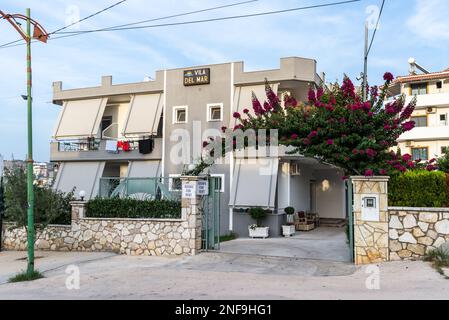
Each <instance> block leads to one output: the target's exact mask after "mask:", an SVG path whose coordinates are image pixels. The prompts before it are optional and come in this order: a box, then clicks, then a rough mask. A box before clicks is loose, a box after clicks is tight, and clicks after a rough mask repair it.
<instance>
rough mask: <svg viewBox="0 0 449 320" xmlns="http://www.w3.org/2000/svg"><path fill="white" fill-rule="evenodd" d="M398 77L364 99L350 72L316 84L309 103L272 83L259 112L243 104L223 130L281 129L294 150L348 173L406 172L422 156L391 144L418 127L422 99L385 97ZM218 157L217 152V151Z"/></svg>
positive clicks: (390, 77)
mask: <svg viewBox="0 0 449 320" xmlns="http://www.w3.org/2000/svg"><path fill="white" fill-rule="evenodd" d="M393 79H394V78H393V75H392V74H391V73H386V74H385V75H384V80H385V84H384V85H383V86H382V88H381V89H380V90H379V88H378V87H376V86H375V87H371V88H369V92H370V94H369V99H368V100H367V101H363V99H362V95H361V93H359V92H356V90H355V87H354V85H353V83H352V81H351V80H350V79H349V78H348V77H345V78H344V81H343V83H342V85H341V86H340V85H338V84H334V85H332V86H331V88H330V89H328V88H324V87H319V88H315V89H314V88H311V89H310V91H309V94H308V101H307V102H306V103H298V102H297V100H296V99H295V98H294V97H292V96H288V95H286V96H285V98H284V101H283V102H281V101H280V99H279V97H278V96H277V95H276V94H275V93H274V92H273V90H272V89H271V87H270V86H269V85H268V83H267V86H266V95H267V100H266V101H265V102H263V103H261V102H260V100H259V99H258V97H256V96H255V95H254V94H253V99H252V109H253V111H254V112H253V113H251V112H250V111H249V109H245V110H243V114H240V113H238V112H236V113H235V114H234V118H236V119H237V121H238V124H237V125H236V126H235V127H234V128H232V129H228V128H226V127H223V132H225V133H226V134H227V135H235V134H236V132H245V131H247V130H251V129H253V130H259V129H265V130H270V129H276V130H278V132H279V137H280V139H279V144H280V145H283V146H287V147H293V150H292V151H291V152H290V153H291V154H297V153H299V154H302V155H304V156H307V157H312V158H316V159H318V160H320V161H322V162H325V163H328V164H332V165H335V166H337V167H340V168H342V169H343V170H344V171H345V172H346V174H347V175H354V174H355V175H366V176H372V175H387V174H391V173H394V172H404V171H406V170H408V169H411V168H414V167H416V166H418V164H419V162H418V161H412V160H411V156H410V155H404V156H402V155H400V153H395V152H392V151H391V149H392V148H393V147H395V146H397V144H398V143H397V139H398V138H399V136H400V135H402V134H403V133H404V132H406V131H410V130H412V129H413V128H414V127H415V123H414V122H413V121H410V120H409V119H410V117H411V115H412V113H413V111H414V109H415V105H416V99H414V100H413V101H412V102H411V103H410V104H409V105H407V106H405V97H404V96H401V97H400V98H398V99H395V100H394V101H391V102H388V103H385V98H386V94H387V89H388V87H389V85H390V83H391V82H392V81H393ZM256 139H257V138H256ZM228 140H229V139H228ZM257 142H258V143H259V142H261V141H257ZM215 143H221V144H224V142H223V141H219V140H217V141H213V140H210V141H206V142H205V143H204V146H205V147H208V148H209V150H211V149H213V148H211V145H213V144H215ZM234 148H235V147H234ZM223 150H224V153H226V152H229V151H231V150H233V149H229V147H225V148H223ZM212 157H216V156H215V155H214V154H212ZM206 167H207V165H206V164H205V161H204V160H203V161H201V163H200V164H198V166H197V168H196V169H195V170H196V171H195V173H197V172H198V171H199V172H201V171H203V170H204V169H205V168H206ZM429 169H430V167H429ZM192 172H194V171H192Z"/></svg>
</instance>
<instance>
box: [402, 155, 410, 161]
mask: <svg viewBox="0 0 449 320" xmlns="http://www.w3.org/2000/svg"><path fill="white" fill-rule="evenodd" d="M402 160H404V161H405V162H408V161H410V160H412V156H411V155H409V154H408V153H406V154H404V155H403V156H402Z"/></svg>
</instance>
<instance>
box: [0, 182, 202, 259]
mask: <svg viewBox="0 0 449 320" xmlns="http://www.w3.org/2000/svg"><path fill="white" fill-rule="evenodd" d="M192 180H193V181H196V180H198V178H195V177H191V178H183V183H185V182H187V181H192ZM200 203H201V199H200V198H199V197H198V196H197V197H196V198H193V199H182V215H181V219H179V220H178V219H92V218H85V217H84V215H85V206H86V203H85V202H80V201H77V202H73V203H72V224H71V226H48V227H46V228H45V229H44V230H40V231H39V230H37V231H36V243H35V247H36V249H38V250H52V251H106V252H108V251H110V252H116V253H121V254H127V255H153V256H162V255H196V254H197V253H198V252H199V251H200V250H201V246H202V241H201V230H202V218H201V212H200ZM10 227H11V226H10V225H9V226H8V225H5V226H4V230H3V232H4V234H3V237H2V239H3V248H4V249H6V250H26V248H27V235H26V231H25V229H23V228H21V229H12V230H11V229H10Z"/></svg>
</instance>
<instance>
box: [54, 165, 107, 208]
mask: <svg viewBox="0 0 449 320" xmlns="http://www.w3.org/2000/svg"><path fill="white" fill-rule="evenodd" d="M104 166H105V162H64V163H62V164H61V166H60V167H59V171H58V175H57V177H56V181H55V184H54V186H53V188H54V189H56V190H58V191H62V192H65V193H68V192H71V191H72V190H73V188H75V196H76V198H78V194H79V192H80V191H82V190H83V191H85V192H86V198H85V200H90V199H92V198H95V197H96V196H97V195H98V191H99V185H100V178H101V177H102V175H103V170H104Z"/></svg>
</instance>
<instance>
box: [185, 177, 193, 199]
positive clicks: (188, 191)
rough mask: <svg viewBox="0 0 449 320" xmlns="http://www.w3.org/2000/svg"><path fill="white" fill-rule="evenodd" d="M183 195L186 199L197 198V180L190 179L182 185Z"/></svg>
mask: <svg viewBox="0 0 449 320" xmlns="http://www.w3.org/2000/svg"><path fill="white" fill-rule="evenodd" d="M182 197H183V198H184V199H195V198H196V182H195V181H190V182H186V183H184V184H183V185H182Z"/></svg>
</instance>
